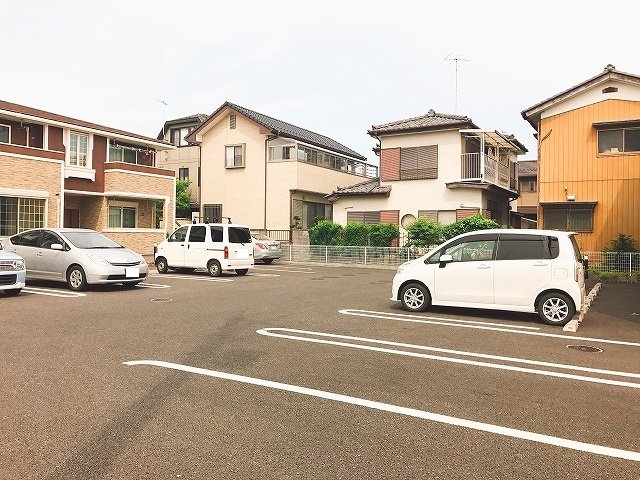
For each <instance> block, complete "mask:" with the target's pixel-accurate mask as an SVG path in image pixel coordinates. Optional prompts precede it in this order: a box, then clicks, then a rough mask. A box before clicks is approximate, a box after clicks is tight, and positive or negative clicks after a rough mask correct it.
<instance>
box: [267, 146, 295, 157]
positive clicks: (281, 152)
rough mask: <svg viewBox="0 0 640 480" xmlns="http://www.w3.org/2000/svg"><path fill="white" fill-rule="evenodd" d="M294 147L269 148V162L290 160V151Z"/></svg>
mask: <svg viewBox="0 0 640 480" xmlns="http://www.w3.org/2000/svg"><path fill="white" fill-rule="evenodd" d="M293 148H294V147H292V146H287V147H271V160H291V150H293Z"/></svg>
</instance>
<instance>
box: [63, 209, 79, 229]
mask: <svg viewBox="0 0 640 480" xmlns="http://www.w3.org/2000/svg"><path fill="white" fill-rule="evenodd" d="M64 226H65V227H66V228H80V210H78V209H75V208H65V209H64Z"/></svg>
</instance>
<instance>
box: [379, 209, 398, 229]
mask: <svg viewBox="0 0 640 480" xmlns="http://www.w3.org/2000/svg"><path fill="white" fill-rule="evenodd" d="M380 223H392V224H394V225H399V224H400V211H399V210H380Z"/></svg>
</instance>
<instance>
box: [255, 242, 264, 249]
mask: <svg viewBox="0 0 640 480" xmlns="http://www.w3.org/2000/svg"><path fill="white" fill-rule="evenodd" d="M256 245H257V247H258V248H261V249H263V250H265V249H266V248H267V247H265V245H264V243H258V242H256Z"/></svg>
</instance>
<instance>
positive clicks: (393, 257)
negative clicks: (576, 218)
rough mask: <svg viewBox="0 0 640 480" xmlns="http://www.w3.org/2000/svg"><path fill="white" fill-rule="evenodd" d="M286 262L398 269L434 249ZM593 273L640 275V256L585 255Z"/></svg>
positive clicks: (293, 253)
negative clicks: (379, 266) (392, 267)
mask: <svg viewBox="0 0 640 480" xmlns="http://www.w3.org/2000/svg"><path fill="white" fill-rule="evenodd" d="M282 248H283V250H284V256H283V257H282V259H283V260H289V261H291V262H308V263H324V264H330V263H333V264H348V265H388V266H398V265H401V264H402V263H404V262H407V261H409V260H414V259H416V258H419V257H421V256H422V255H424V254H425V253H427V252H428V251H429V250H431V249H432V248H433V247H425V248H418V247H338V246H328V245H283V246H282ZM583 254H584V255H587V256H588V257H589V269H590V270H595V271H598V272H606V273H628V274H636V275H640V253H628V252H583Z"/></svg>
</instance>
